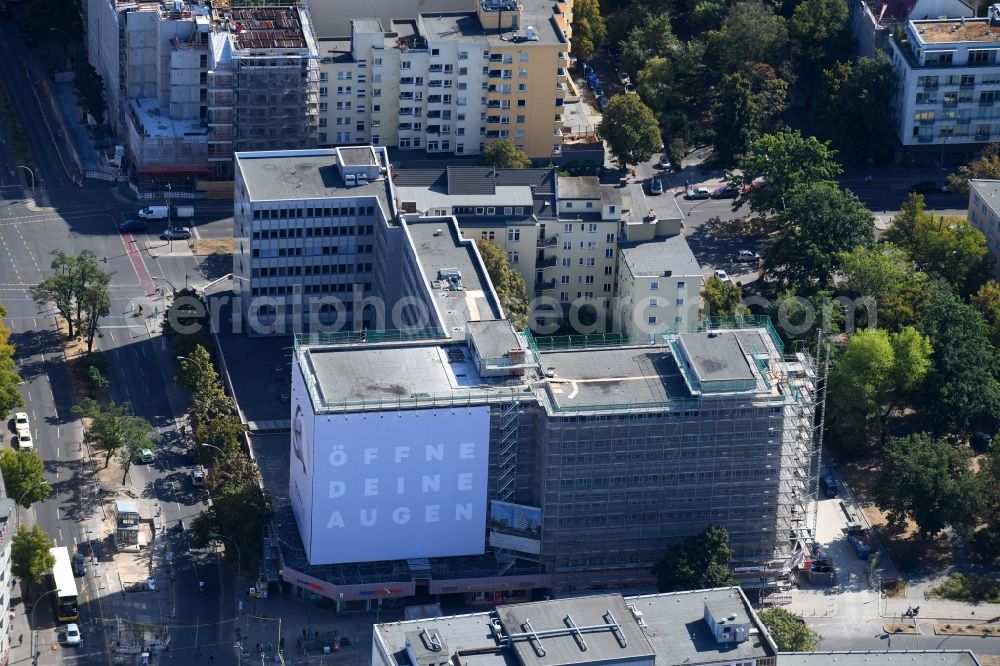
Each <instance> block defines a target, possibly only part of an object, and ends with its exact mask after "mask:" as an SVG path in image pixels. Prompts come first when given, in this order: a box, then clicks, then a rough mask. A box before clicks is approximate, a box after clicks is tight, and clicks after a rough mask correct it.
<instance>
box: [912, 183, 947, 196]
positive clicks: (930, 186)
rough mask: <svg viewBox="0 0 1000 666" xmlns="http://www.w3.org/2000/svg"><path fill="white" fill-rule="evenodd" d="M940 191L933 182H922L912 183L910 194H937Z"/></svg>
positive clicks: (938, 186)
mask: <svg viewBox="0 0 1000 666" xmlns="http://www.w3.org/2000/svg"><path fill="white" fill-rule="evenodd" d="M942 191H943V189H942V188H941V186H940V185H938V184H937V183H935V182H934V181H933V180H922V181H920V182H919V183H914V184H913V187H911V188H910V192H913V193H914V194H937V193H938V192H942Z"/></svg>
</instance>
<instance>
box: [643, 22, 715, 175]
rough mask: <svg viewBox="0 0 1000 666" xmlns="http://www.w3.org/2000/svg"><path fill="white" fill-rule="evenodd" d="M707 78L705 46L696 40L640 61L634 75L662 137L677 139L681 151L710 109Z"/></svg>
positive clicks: (710, 98) (676, 162) (708, 75)
mask: <svg viewBox="0 0 1000 666" xmlns="http://www.w3.org/2000/svg"><path fill="white" fill-rule="evenodd" d="M709 78H710V74H709V72H708V71H707V66H706V65H705V43H704V42H701V41H699V40H697V39H691V40H689V41H687V42H684V43H679V44H677V45H675V46H672V47H671V48H670V49H669V50H668V52H667V53H666V54H664V55H663V56H657V57H652V58H649V59H648V60H646V61H644V62H643V64H642V69H640V70H639V73H638V75H637V76H636V90H637V92H638V93H639V98H640V99H641V100H642V101H643V103H644V104H646V105H647V106H648V107H649V108H650V109H651V110H652V111H653V114H654V115H655V116H656V117H657V119H658V121H659V123H660V127H661V129H662V133H663V135H664V136H669V137H674V138H675V139H680V140H681V141H682V146H681V148H682V149H683V145H684V144H688V143H690V138H691V136H692V133H693V132H695V131H697V129H698V127H699V124H698V123H700V122H701V119H702V117H703V116H705V115H707V113H708V111H709V109H710V108H711V100H712V96H711V95H706V94H705V82H706V81H707V80H708V79H709ZM675 158H676V155H675ZM674 163H675V164H680V162H679V161H675V162H674Z"/></svg>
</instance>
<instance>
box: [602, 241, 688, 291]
mask: <svg viewBox="0 0 1000 666" xmlns="http://www.w3.org/2000/svg"><path fill="white" fill-rule="evenodd" d="M621 259H622V262H623V263H624V264H625V265H626V266H628V269H629V271H630V272H631V273H632V275H633V276H647V277H648V276H662V275H665V274H666V272H667V271H670V272H671V274H672V276H673V277H680V276H683V277H691V278H695V279H697V280H699V281H700V280H701V278H702V271H701V266H700V265H699V264H698V260H697V259H695V257H694V252H692V251H691V246H689V245H688V242H687V239H686V238H685V237H684V236H683V235H678V236H671V237H670V238H666V239H664V240H659V239H657V240H651V241H648V242H646V243H639V244H637V245H632V246H622V248H621Z"/></svg>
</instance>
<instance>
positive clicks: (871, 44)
mask: <svg viewBox="0 0 1000 666" xmlns="http://www.w3.org/2000/svg"><path fill="white" fill-rule="evenodd" d="M848 11H849V14H850V18H849V21H850V24H851V33H852V34H853V35H854V40H855V43H856V45H857V53H858V55H862V56H865V57H868V58H874V57H875V54H876V53H877V52H878V51H887V50H888V48H889V35H890V34H891V33H892V31H893V30H894V29H895V28H896V27H897V26H899V27H905V26H906V22H907V21H909V20H911V19H912V20H915V21H916V20H920V19H930V18H940V17H942V16H945V17H947V18H962V17H963V16H964V17H965V18H971V17H973V16H975V12H974V11H973V10H972V7H970V6H969V5H968V4H966V3H965V2H964V1H963V0H851V2H849V3H848Z"/></svg>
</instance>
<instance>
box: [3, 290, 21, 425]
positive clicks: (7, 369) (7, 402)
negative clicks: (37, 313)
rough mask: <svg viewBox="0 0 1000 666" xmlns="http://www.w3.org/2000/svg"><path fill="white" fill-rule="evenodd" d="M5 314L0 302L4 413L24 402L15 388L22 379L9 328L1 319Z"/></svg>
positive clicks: (5, 309)
mask: <svg viewBox="0 0 1000 666" xmlns="http://www.w3.org/2000/svg"><path fill="white" fill-rule="evenodd" d="M6 316H7V308H5V307H4V306H3V304H0V412H2V413H4V414H7V413H9V412H10V410H12V409H14V408H15V407H20V406H22V405H23V404H24V400H23V398H21V393H20V391H18V390H17V385H18V384H20V383H21V381H22V380H21V377H20V375H18V374H17V362H16V361H15V360H14V345H12V344H11V342H10V329H9V328H7V326H6V325H5V324H4V323H3V321H2V320H3V318H4V317H6Z"/></svg>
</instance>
